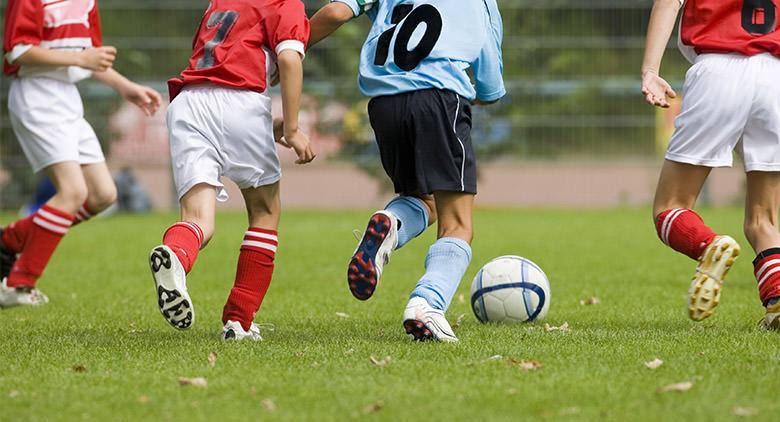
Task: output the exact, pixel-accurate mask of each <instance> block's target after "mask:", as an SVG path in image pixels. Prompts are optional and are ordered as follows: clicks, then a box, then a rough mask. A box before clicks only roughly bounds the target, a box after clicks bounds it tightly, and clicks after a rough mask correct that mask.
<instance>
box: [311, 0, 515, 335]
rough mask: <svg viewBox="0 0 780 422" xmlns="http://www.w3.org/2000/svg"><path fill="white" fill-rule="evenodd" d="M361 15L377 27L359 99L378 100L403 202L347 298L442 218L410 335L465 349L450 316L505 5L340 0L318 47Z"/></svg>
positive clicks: (381, 229)
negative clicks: (474, 115)
mask: <svg viewBox="0 0 780 422" xmlns="http://www.w3.org/2000/svg"><path fill="white" fill-rule="evenodd" d="M362 14H365V15H367V16H368V17H369V18H370V19H371V21H372V22H373V25H372V27H371V30H370V32H369V34H368V38H367V39H366V42H365V44H364V45H363V49H362V51H361V55H360V78H359V84H360V90H361V92H362V93H363V94H364V95H366V96H369V97H371V101H370V102H369V105H368V114H369V118H370V120H371V126H372V127H373V128H374V133H375V134H376V139H377V144H378V145H379V151H380V155H381V158H382V165H383V167H384V169H385V171H386V172H387V175H388V176H389V177H390V178H391V179H392V181H393V185H394V187H395V191H396V193H398V194H399V196H398V197H396V198H394V199H393V200H392V201H390V203H389V204H388V205H387V206H386V207H385V209H384V210H381V211H377V212H376V213H374V215H372V216H371V218H370V219H369V222H368V226H367V228H366V231H365V233H364V234H363V237H362V239H361V241H360V243H359V244H358V247H357V250H356V251H355V253H354V255H353V257H352V260H351V261H350V265H349V269H348V271H347V279H348V282H349V287H350V290H351V291H352V294H353V295H354V296H355V297H356V298H358V299H360V300H367V299H368V298H370V297H371V296H372V295H373V293H374V290H375V289H376V285H377V282H378V281H379V278H380V277H381V275H382V269H383V267H384V265H385V264H387V262H388V259H389V258H390V255H391V253H392V252H393V251H394V250H395V249H398V248H400V247H402V246H403V245H405V244H406V243H408V242H409V241H410V240H412V239H413V238H415V237H417V236H419V235H420V234H421V233H422V232H423V231H425V229H426V228H427V227H428V226H429V225H431V224H433V223H434V222H436V221H437V219H438V240H437V241H436V243H434V244H433V245H432V246H431V248H430V249H429V251H428V255H427V256H426V259H425V274H424V275H423V276H422V278H421V279H420V280H419V282H418V283H417V286H416V288H415V289H414V291H413V292H412V294H411V298H410V300H409V303H408V304H407V307H406V310H405V312H404V329H405V330H406V332H407V333H408V334H409V335H411V336H412V337H413V338H414V339H415V340H421V341H422V340H442V341H457V340H458V339H457V337H456V336H455V334H454V333H453V331H452V328H451V327H450V324H449V323H448V322H447V320H446V318H445V317H444V313H445V312H446V310H447V308H448V307H449V305H450V303H451V301H452V297H453V296H454V294H455V291H456V290H457V288H458V285H459V284H460V281H461V279H462V278H463V275H464V274H465V272H466V269H467V267H468V265H469V262H470V261H471V246H470V244H471V240H472V237H473V230H472V222H471V215H472V208H473V204H474V195H476V193H477V170H476V162H475V157H474V151H473V148H472V145H471V104H472V103H475V104H489V103H493V102H495V101H498V100H499V99H500V98H501V97H503V96H504V95H505V94H506V89H505V88H504V82H503V78H502V71H503V65H502V59H501V40H502V34H503V30H502V23H501V15H500V13H499V11H498V7H497V5H496V2H495V0H438V1H432V0H428V1H425V0H405V1H402V0H331V3H330V4H328V5H326V6H325V7H323V8H322V9H320V10H319V11H318V12H317V13H316V14H315V15H314V17H312V19H311V38H310V45H313V44H315V43H317V42H319V41H320V40H322V39H323V38H325V37H326V36H328V35H329V34H331V33H332V32H333V31H335V30H336V29H338V27H340V26H341V25H342V24H344V23H346V22H347V21H349V20H351V19H353V18H355V17H358V16H360V15H362ZM469 68H471V71H472V73H473V76H474V84H472V81H471V78H470V77H469V75H468V73H467V69H469Z"/></svg>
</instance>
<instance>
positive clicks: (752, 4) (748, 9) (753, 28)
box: [742, 0, 777, 35]
mask: <svg viewBox="0 0 780 422" xmlns="http://www.w3.org/2000/svg"><path fill="white" fill-rule="evenodd" d="M776 20H777V7H776V6H775V3H774V1H772V0H743V2H742V28H744V29H745V31H747V32H749V33H751V34H760V35H765V34H770V33H772V32H775V23H776Z"/></svg>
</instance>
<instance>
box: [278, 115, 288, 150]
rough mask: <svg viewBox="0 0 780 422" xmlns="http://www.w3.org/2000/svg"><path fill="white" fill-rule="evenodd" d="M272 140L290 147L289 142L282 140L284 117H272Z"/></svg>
mask: <svg viewBox="0 0 780 422" xmlns="http://www.w3.org/2000/svg"><path fill="white" fill-rule="evenodd" d="M274 142H276V143H277V144H279V145H281V146H283V147H285V148H292V147H291V146H290V144H288V143H287V141H285V140H284V119H281V118H276V119H274Z"/></svg>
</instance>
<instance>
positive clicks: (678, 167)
mask: <svg viewBox="0 0 780 422" xmlns="http://www.w3.org/2000/svg"><path fill="white" fill-rule="evenodd" d="M711 170H712V169H711V168H710V167H706V166H695V165H691V164H684V163H678V162H674V161H669V160H667V161H665V162H664V166H663V168H662V169H661V177H660V178H659V180H658V188H657V189H656V192H655V201H654V204H653V217H656V216H657V215H658V214H660V213H662V212H664V211H666V210H669V209H674V208H688V209H691V208H693V207H694V205H696V200H697V199H698V197H699V193H700V192H701V188H702V186H704V182H705V181H706V180H707V176H709V174H710V171H711Z"/></svg>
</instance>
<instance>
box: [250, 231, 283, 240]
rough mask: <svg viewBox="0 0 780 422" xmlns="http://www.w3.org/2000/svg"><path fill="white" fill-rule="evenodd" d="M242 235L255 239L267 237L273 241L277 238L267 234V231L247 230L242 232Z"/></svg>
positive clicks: (277, 238)
mask: <svg viewBox="0 0 780 422" xmlns="http://www.w3.org/2000/svg"><path fill="white" fill-rule="evenodd" d="M244 237H252V238H255V239H267V240H273V241H274V242H276V241H278V240H279V237H278V236H275V235H272V234H267V233H258V232H252V231H248V232H246V233H244Z"/></svg>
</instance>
